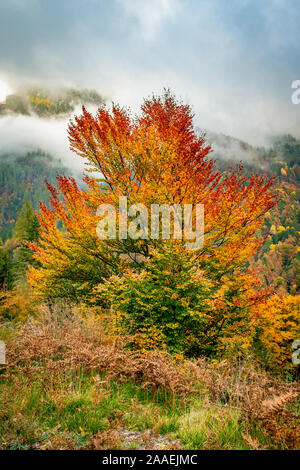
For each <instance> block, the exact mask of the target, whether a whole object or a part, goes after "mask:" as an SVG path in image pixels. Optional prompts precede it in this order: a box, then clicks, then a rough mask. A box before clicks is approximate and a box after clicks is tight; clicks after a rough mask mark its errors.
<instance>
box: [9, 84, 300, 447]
mask: <svg viewBox="0 0 300 470" xmlns="http://www.w3.org/2000/svg"><path fill="white" fill-rule="evenodd" d="M89 103H92V104H94V105H97V107H98V111H97V113H96V114H93V113H91V112H89V111H87V109H86V107H85V106H84V105H87V104H89ZM78 104H80V105H83V107H82V111H81V113H82V114H81V115H77V117H75V118H73V119H72V120H71V121H70V123H69V128H68V138H69V143H70V148H71V150H72V151H73V152H74V153H75V154H76V155H77V158H78V159H81V160H82V161H83V163H84V165H85V173H84V177H83V178H81V176H80V175H79V174H78V173H76V172H74V171H73V170H72V169H70V168H67V167H66V166H65V165H64V164H63V163H62V162H61V161H59V160H58V159H57V158H55V156H52V155H49V154H48V153H46V152H45V151H43V150H42V149H36V150H35V151H31V152H27V153H24V155H15V156H12V155H2V156H1V157H0V215H1V217H0V236H1V238H0V322H1V326H0V338H1V339H2V340H3V341H5V343H6V349H7V357H8V360H7V365H4V366H0V382H1V391H0V416H1V424H0V447H1V448H3V449H11V450H13V449H79V448H81V449H248V450H249V449H252V450H257V449H261V450H262V449H297V448H298V447H299V438H300V436H299V427H298V419H299V404H298V403H297V397H298V383H297V381H298V378H299V366H298V365H297V360H296V361H292V355H293V352H294V351H293V342H294V341H296V340H298V339H300V336H299V316H300V244H299V238H300V203H299V200H300V198H299V196H300V187H299V181H300V141H299V140H298V139H296V138H295V137H293V136H292V135H281V136H277V137H276V138H274V140H273V142H272V145H271V146H270V147H268V148H267V147H257V148H253V147H251V146H249V145H248V144H245V143H243V142H240V145H241V146H242V147H244V148H245V152H246V155H247V154H248V155H251V158H250V157H249V158H246V157H245V158H240V156H239V155H232V158H231V157H228V155H226V156H225V154H224V155H223V154H222V152H220V151H219V147H218V150H216V151H214V143H213V142H212V143H210V142H208V140H207V139H206V136H205V134H201V133H200V132H198V129H197V128H196V127H195V124H194V115H193V112H192V109H191V107H190V106H189V105H186V104H184V103H183V102H181V101H180V100H178V99H177V98H176V97H175V96H174V95H173V94H172V93H171V92H170V91H168V90H165V91H164V92H163V94H162V95H153V96H152V97H150V98H147V99H145V100H144V101H143V103H142V105H141V109H140V113H139V115H138V116H133V115H132V114H131V113H130V111H129V110H127V109H125V108H122V107H120V106H118V105H117V104H113V105H112V107H111V109H109V108H108V107H106V106H105V104H104V99H103V98H102V97H101V96H100V95H99V94H98V93H96V92H94V91H89V90H83V91H82V92H80V91H77V90H73V89H72V90H68V91H66V90H64V91H63V92H61V94H59V93H58V94H57V93H56V94H51V93H49V92H45V91H41V90H37V89H30V90H29V91H28V92H26V93H25V92H24V93H23V94H22V93H20V94H15V95H10V96H9V97H7V99H6V103H4V104H3V105H2V107H1V108H0V119H1V115H3V116H4V115H7V114H10V113H17V114H22V115H31V114H37V115H38V116H39V117H40V118H43V119H48V118H49V117H51V116H52V117H53V116H56V117H57V115H61V114H65V113H67V114H68V113H71V112H72V111H74V109H75V105H78ZM226 139H227V140H226ZM223 140H224V136H223ZM225 140H226V141H227V142H229V143H230V137H226V138H225ZM240 160H241V161H240ZM120 195H126V196H127V197H128V199H129V200H130V202H131V203H136V204H139V203H142V204H144V205H145V206H147V207H150V205H151V204H153V203H155V204H181V205H182V204H192V205H195V204H197V203H201V204H203V205H204V211H205V216H204V220H205V238H204V245H203V247H201V248H200V249H198V250H196V251H187V250H185V248H184V239H182V240H177V239H175V238H174V237H171V239H170V240H162V239H160V238H159V239H157V240H153V239H149V240H145V239H135V240H134V239H124V240H122V239H115V240H111V239H106V240H100V239H99V238H98V237H97V234H96V226H97V222H98V220H99V216H98V215H97V208H98V206H99V205H100V204H111V205H112V206H114V207H116V208H117V201H118V198H119V196H120ZM119 215H120V214H118V221H119ZM119 229H120V227H119V222H117V231H119ZM173 235H174V234H173ZM132 254H135V255H139V261H138V262H137V259H136V256H135V257H133V256H132Z"/></svg>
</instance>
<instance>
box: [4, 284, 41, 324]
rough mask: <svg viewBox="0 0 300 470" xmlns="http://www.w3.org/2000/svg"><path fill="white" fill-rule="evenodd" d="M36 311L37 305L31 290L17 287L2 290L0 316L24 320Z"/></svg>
mask: <svg viewBox="0 0 300 470" xmlns="http://www.w3.org/2000/svg"><path fill="white" fill-rule="evenodd" d="M35 313H36V306H35V303H34V301H33V298H32V296H31V295H30V292H29V290H27V289H22V290H21V289H18V288H15V289H13V290H11V291H2V292H0V318H6V319H8V320H11V321H17V322H23V321H25V320H27V318H28V317H30V316H34V315H35Z"/></svg>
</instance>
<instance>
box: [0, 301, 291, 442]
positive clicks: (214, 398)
mask: <svg viewBox="0 0 300 470" xmlns="http://www.w3.org/2000/svg"><path fill="white" fill-rule="evenodd" d="M70 371H71V372H72V373H73V372H76V371H77V372H78V371H81V372H82V373H83V374H85V373H93V374H94V376H95V377H94V380H95V381H96V383H95V385H96V386H97V381H98V392H96V393H95V396H94V398H92V400H97V394H101V393H104V394H105V393H106V391H105V388H103V387H101V384H103V383H104V384H108V383H111V382H118V383H126V382H128V381H132V382H133V383H135V384H139V386H140V387H141V389H143V390H144V391H150V393H151V394H152V396H153V398H154V399H155V394H160V396H163V397H164V400H165V402H166V403H168V402H169V404H170V403H171V402H172V401H173V400H175V397H180V400H182V401H186V402H188V401H189V400H191V397H198V398H199V399H201V400H202V401H203V400H204V401H205V403H206V404H207V403H208V404H213V406H214V411H213V413H210V414H207V412H205V407H203V408H202V409H201V410H199V409H198V410H196V411H195V410H193V411H192V412H189V414H187V415H186V416H185V417H184V418H182V422H181V428H182V429H185V428H186V427H187V426H188V422H189V420H192V421H193V423H194V424H193V426H194V428H195V435H196V434H197V432H198V431H199V429H200V428H201V433H200V434H201V436H203V434H205V429H208V428H209V426H210V424H207V419H209V420H210V423H211V422H213V421H214V422H215V427H214V428H213V431H212V435H214V434H215V435H218V436H219V434H218V432H217V429H220V428H222V426H224V422H223V421H224V419H225V422H226V423H228V420H229V421H230V422H232V423H233V424H231V425H230V426H233V427H235V426H236V425H237V423H238V422H239V420H241V419H243V420H245V423H246V424H245V429H244V432H243V439H244V441H245V442H246V443H248V447H249V448H257V447H258V446H259V444H258V441H257V438H256V437H252V436H251V429H252V428H253V426H256V425H257V424H259V425H260V426H261V427H262V428H263V430H264V432H265V433H266V435H267V436H269V438H270V442H271V444H270V445H271V447H272V446H273V447H275V448H276V447H277V448H288V449H295V448H298V446H299V426H298V425H299V423H298V417H297V416H296V414H295V411H294V405H293V406H291V407H287V404H289V403H295V400H296V398H297V394H298V392H299V388H298V384H296V383H286V382H284V381H283V380H280V379H279V378H274V377H272V376H271V375H269V374H267V373H266V372H265V371H263V370H261V369H259V368H258V366H257V365H255V364H254V363H253V362H251V361H250V360H249V361H244V362H240V363H239V364H236V363H235V364H232V363H230V362H229V361H225V360H224V361H219V362H218V361H212V362H208V361H207V360H205V359H199V360H198V361H185V360H181V359H178V358H174V357H172V356H171V355H169V354H167V353H165V352H160V351H149V352H146V353H143V354H142V353H138V352H131V351H128V350H126V349H125V348H124V346H123V344H122V341H121V340H120V339H119V338H112V337H111V336H109V335H107V334H105V332H104V330H103V328H102V326H101V322H100V321H99V319H98V318H97V317H88V318H83V317H82V316H81V315H79V314H78V312H77V314H76V315H73V314H72V315H69V314H68V315H63V314H62V313H60V312H58V311H57V310H54V312H53V310H52V311H51V312H50V311H49V309H44V312H43V315H42V316H41V317H40V320H39V321H33V320H31V321H28V322H27V323H25V324H24V325H22V326H20V327H18V328H17V330H16V331H15V334H14V335H10V337H8V339H7V366H6V368H5V371H4V374H2V379H5V380H7V381H11V383H13V384H14V386H15V387H18V386H20V387H21V386H22V384H24V381H25V382H26V381H27V382H32V381H34V380H35V378H37V377H39V380H40V378H41V377H44V386H45V387H48V388H49V389H50V388H51V384H50V383H49V381H54V382H55V381H57V382H59V380H61V377H62V376H64V375H65V374H68V373H70ZM18 384H19V385H18ZM100 390H102V392H101V391H100ZM60 399H61V396H60ZM98 399H99V396H98ZM218 408H219V411H216V410H217V409H218ZM199 417H200V418H201V420H200V418H199ZM198 418H199V419H198ZM195 419H196V421H197V420H198V421H199V422H200V421H201V423H202V425H201V426H202V427H201V426H200V424H199V422H198V424H195ZM226 425H227V424H226ZM199 426H200V428H199ZM207 426H208V428H207ZM197 429H198V431H197ZM182 432H183V431H182ZM199 432H200V431H199ZM199 432H198V434H199ZM107 433H108V434H107V435H104V434H102V435H97V436H94V437H93V438H92V439H91V440H90V441H89V444H86V445H87V446H90V448H108V447H107V446H111V448H113V446H115V445H116V446H117V447H118V445H119V441H120V430H116V429H114V430H109V431H107ZM200 434H199V435H200ZM207 434H208V435H209V432H208V431H207ZM60 438H61V439H63V440H64V439H65V440H66V441H67V444H65V445H67V446H68V445H69V448H71V446H72V444H71V438H70V437H69V436H68V435H63V436H61V437H60ZM60 438H58V437H57V436H56V437H54V436H52V437H51V439H52V441H53V440H54V441H55V439H60ZM201 439H202V437H201ZM218 439H219V437H218ZM221 440H222V439H221ZM68 442H69V444H68ZM214 442H219V441H218V440H217V441H214ZM220 442H221V441H220ZM133 444H134V443H133ZM148 444H149V443H148ZM57 445H59V444H57ZM153 445H154V444H153ZM215 445H218V444H216V443H215V444H214V446H215ZM220 445H221V444H220ZM105 446H106V447H105ZM54 448H56V444H55V443H54Z"/></svg>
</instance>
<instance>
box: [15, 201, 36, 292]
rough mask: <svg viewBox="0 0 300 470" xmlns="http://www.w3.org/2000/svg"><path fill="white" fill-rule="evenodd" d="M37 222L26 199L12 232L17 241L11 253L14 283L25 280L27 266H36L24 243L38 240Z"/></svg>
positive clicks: (30, 252)
mask: <svg viewBox="0 0 300 470" xmlns="http://www.w3.org/2000/svg"><path fill="white" fill-rule="evenodd" d="M39 227H40V224H39V221H38V219H37V217H36V215H35V213H34V212H33V209H32V207H31V205H30V203H29V202H28V199H27V198H26V199H25V201H24V204H23V207H22V209H21V211H20V212H19V215H18V219H17V222H16V225H15V227H14V231H13V237H14V238H15V239H16V240H17V241H18V245H17V248H16V249H15V251H14V253H13V275H14V283H15V284H16V283H20V282H22V281H24V279H25V273H26V271H27V268H28V266H29V265H34V266H36V265H37V262H36V261H35V260H33V257H32V251H31V250H30V248H28V246H26V245H25V244H24V242H36V241H37V240H38V238H39Z"/></svg>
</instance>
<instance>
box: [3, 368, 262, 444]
mask: <svg viewBox="0 0 300 470" xmlns="http://www.w3.org/2000/svg"><path fill="white" fill-rule="evenodd" d="M0 416H1V419H0V448H10V449H28V448H34V447H35V448H50V449H51V448H57V447H59V446H60V445H62V446H63V447H64V446H65V447H66V448H70V446H73V448H84V447H86V446H87V444H88V442H89V440H90V438H91V437H93V436H96V435H97V434H98V433H105V432H108V431H110V430H114V429H126V430H128V431H135V432H136V433H141V436H142V433H143V432H144V431H146V430H151V431H152V433H153V435H155V436H159V435H162V436H167V437H166V440H167V441H168V440H170V439H172V440H177V441H178V446H179V448H187V449H209V448H211V449H215V448H220V449H248V448H249V447H248V445H247V443H246V442H245V440H244V439H243V436H242V433H243V431H244V423H243V419H242V416H241V414H240V412H239V411H236V410H232V409H229V408H224V406H222V405H221V404H219V405H218V404H214V405H213V404H209V403H208V402H206V401H204V400H203V399H201V398H200V397H197V396H193V397H191V398H190V399H189V400H187V399H185V400H180V399H179V398H175V397H174V396H172V395H171V394H168V393H166V392H158V391H156V392H155V393H153V392H151V391H149V390H148V391H147V390H143V389H142V388H141V386H139V385H136V384H134V383H131V382H127V383H118V382H110V383H106V382H105V380H104V377H100V376H99V375H96V374H82V373H81V372H80V371H79V372H78V373H77V374H76V375H69V376H64V377H57V376H55V377H54V376H53V375H51V374H49V375H48V376H45V375H43V376H40V377H37V379H36V380H34V381H33V382H30V381H27V380H25V378H23V377H15V378H14V380H13V381H12V382H11V383H7V382H6V381H5V380H4V379H3V378H1V376H0ZM257 436H258V437H259V440H260V441H261V442H262V441H263V439H264V438H263V436H262V435H259V434H257ZM137 444H138V443H137V442H130V443H128V442H126V439H125V440H124V442H122V440H121V441H120V442H119V443H118V444H117V448H127V449H128V448H130V449H134V448H136V446H137ZM108 445H109V444H108Z"/></svg>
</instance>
